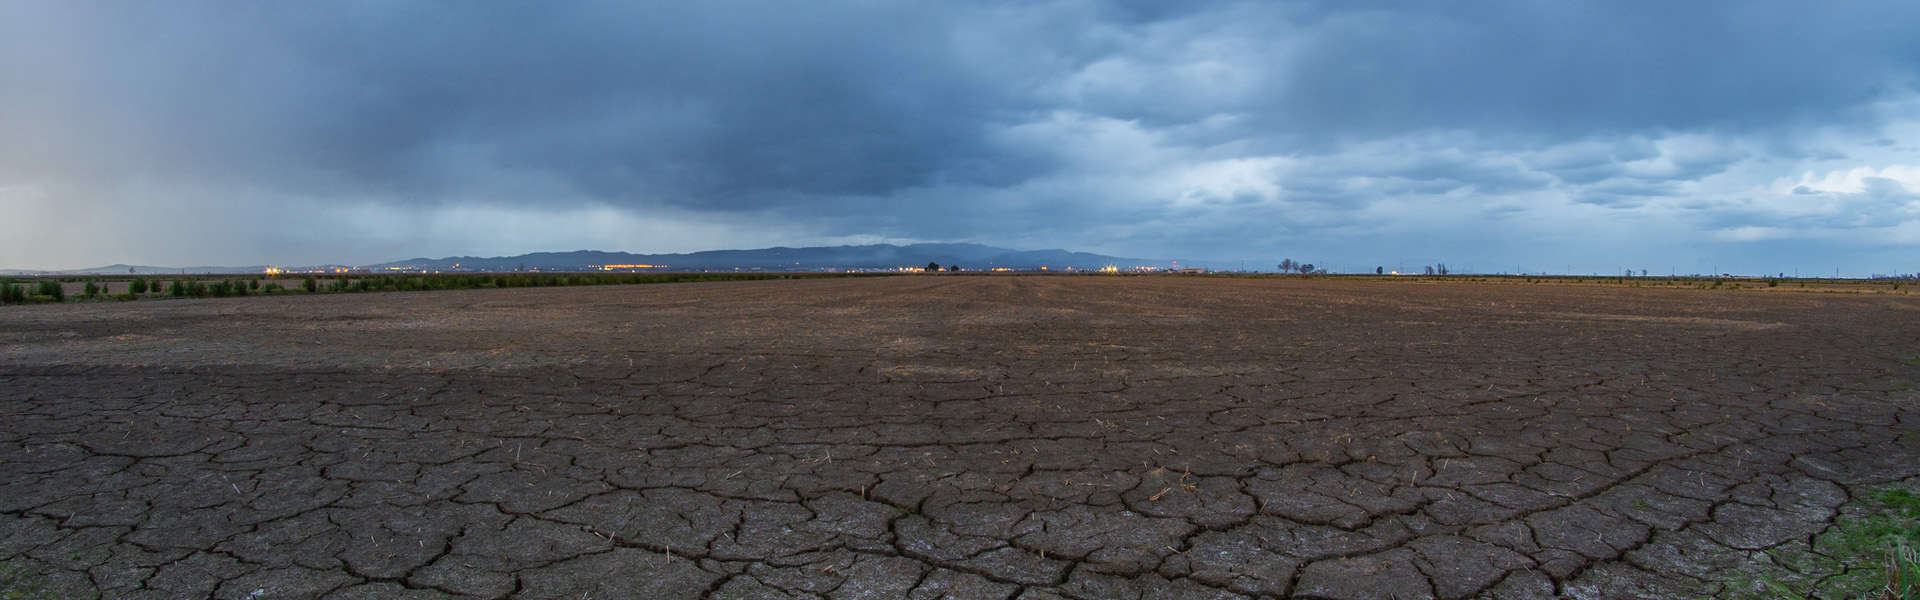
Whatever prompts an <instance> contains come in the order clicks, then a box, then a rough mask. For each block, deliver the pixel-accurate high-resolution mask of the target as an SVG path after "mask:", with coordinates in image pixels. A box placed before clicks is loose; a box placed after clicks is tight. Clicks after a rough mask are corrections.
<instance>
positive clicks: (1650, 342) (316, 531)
mask: <svg viewBox="0 0 1920 600" xmlns="http://www.w3.org/2000/svg"><path fill="white" fill-rule="evenodd" d="M1917 307H1920V302H1916V301H1915V300H1912V299H1908V298H1905V297H1875V296H1842V295H1816V294H1768V293H1744V292H1721V291H1674V290H1661V291H1655V290H1642V289H1628V288H1534V287H1522V286H1484V285H1483V286H1475V285H1440V284H1397V283H1378V282H1339V281H1301V280H1271V279H1269V280H1237V279H1200V278H1149V277H1137V278H1125V277H947V276H934V277H900V278H887V279H855V280H810V281H771V282H737V283H705V284H679V285H658V286H634V287H605V288H597V287H596V288H559V289H516V290H476V291H460V292H433V293H391V294H375V295H323V296H311V297H304V296H291V297H271V298H244V299H231V300H204V301H157V302H134V303H124V304H86V305H59V306H33V307H15V308H9V309H6V310H0V490H4V491H3V492H0V562H4V565H5V567H6V569H8V571H7V572H8V573H11V574H12V576H14V577H17V578H26V579H31V580H32V581H33V582H35V583H34V585H36V586H38V587H37V588H36V589H38V590H40V591H41V592H43V593H46V594H49V595H52V596H53V597H79V598H85V597H94V596H100V597H106V598H194V597H214V598H231V599H250V598H309V597H324V598H448V597H458V598H468V597H471V598H507V597H514V598H530V599H532V598H583V597H589V598H618V597H627V598H1024V599H1038V598H1244V597H1296V598H1337V599H1355V600H1359V599H1369V598H1380V599H1386V598H1397V599H1400V600H1414V599H1420V598H1446V599H1452V598H1500V599H1523V598H1555V597H1562V596H1564V597H1573V598H1691V597H1720V596H1726V595H1728V594H1730V593H1731V591H1730V590H1729V588H1727V587H1726V586H1727V584H1728V580H1727V574H1728V573H1729V572H1732V571H1734V570H1737V569H1739V568H1740V567H1741V565H1743V564H1746V563H1747V562H1748V561H1750V560H1751V557H1752V556H1754V555H1753V554H1752V553H1754V552H1757V551H1763V550H1766V549H1769V548H1775V547H1779V546H1781V545H1785V544H1805V543H1807V540H1808V539H1809V537H1810V536H1812V535H1813V534H1815V533H1817V532H1819V531H1821V530H1822V529H1823V528H1825V527H1828V526H1829V525H1830V524H1831V523H1832V522H1833V521H1834V519H1835V515H1836V509H1837V507H1839V506H1841V505H1843V504H1845V503H1847V502H1848V501H1849V500H1850V499H1851V498H1853V497H1855V496H1856V495H1858V494H1862V493H1864V491H1865V490H1868V489H1872V488H1874V487H1876V486H1887V485H1908V486H1911V485H1914V483H1915V482H1916V477H1920V396H1917V395H1916V392H1915V391H1914V390H1913V382H1917V381H1920V366H1916V365H1915V364H1913V363H1912V362H1910V361H1906V360H1904V359H1908V358H1911V357H1913V356H1916V355H1920V342H1916V340H1920V322H1916V321H1915V320H1914V319H1913V318H1912V317H1911V315H1912V314H1913V312H1912V311H1913V309H1915V308H1917Z"/></svg>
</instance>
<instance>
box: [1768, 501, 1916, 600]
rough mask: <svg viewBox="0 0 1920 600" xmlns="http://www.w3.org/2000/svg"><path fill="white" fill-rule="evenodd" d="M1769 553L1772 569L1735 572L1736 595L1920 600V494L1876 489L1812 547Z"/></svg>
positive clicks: (1855, 503) (1845, 511)
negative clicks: (1736, 573)
mask: <svg viewBox="0 0 1920 600" xmlns="http://www.w3.org/2000/svg"><path fill="white" fill-rule="evenodd" d="M1766 554H1767V558H1770V559H1771V562H1772V563H1773V564H1772V567H1773V568H1768V569H1766V572H1759V568H1758V567H1756V568H1755V569H1754V570H1750V571H1748V572H1744V573H1741V574H1739V575H1737V576H1735V577H1734V578H1733V581H1732V587H1733V588H1734V590H1736V593H1737V596H1736V597H1739V598H1752V599H1759V598H1794V599H1802V598H1804V599H1809V600H1812V599H1820V600H1840V599H1848V600H1852V599H1868V598H1870V599H1874V600H1920V496H1915V495H1914V493H1913V492H1911V491H1908V490H1904V489H1895V488H1888V489H1880V490H1873V491H1871V492H1868V493H1867V494H1866V495H1865V496H1864V497H1861V498H1856V499H1855V500H1854V501H1853V502H1852V503H1849V505H1848V506H1846V507H1842V509H1841V512H1840V516H1839V517H1838V518H1837V519H1835V521H1834V524H1833V526H1832V527H1829V528H1828V529H1827V530H1826V531H1825V532H1822V533H1821V534H1820V535H1818V536H1815V537H1814V539H1813V544H1812V546H1811V547H1807V546H1800V545H1797V544H1789V545H1787V546H1782V547H1779V548H1775V549H1773V550H1769V551H1767V553H1766Z"/></svg>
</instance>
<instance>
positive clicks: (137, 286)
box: [127, 277, 147, 294]
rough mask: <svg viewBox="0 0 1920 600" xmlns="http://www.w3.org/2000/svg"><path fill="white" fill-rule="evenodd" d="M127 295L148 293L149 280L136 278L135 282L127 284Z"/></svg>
mask: <svg viewBox="0 0 1920 600" xmlns="http://www.w3.org/2000/svg"><path fill="white" fill-rule="evenodd" d="M127 293H129V294H145V293H147V280H145V279H140V278H138V277H136V278H134V280H133V281H130V282H127Z"/></svg>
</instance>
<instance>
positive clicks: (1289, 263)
mask: <svg viewBox="0 0 1920 600" xmlns="http://www.w3.org/2000/svg"><path fill="white" fill-rule="evenodd" d="M1295 266H1298V265H1295V264H1293V259H1291V258H1287V259H1281V260H1280V272H1281V273H1292V272H1293V268H1294V267H1295Z"/></svg>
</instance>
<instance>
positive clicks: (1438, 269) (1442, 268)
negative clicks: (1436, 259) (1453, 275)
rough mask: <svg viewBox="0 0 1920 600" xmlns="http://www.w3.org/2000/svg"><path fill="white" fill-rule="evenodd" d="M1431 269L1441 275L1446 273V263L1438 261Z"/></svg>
mask: <svg viewBox="0 0 1920 600" xmlns="http://www.w3.org/2000/svg"><path fill="white" fill-rule="evenodd" d="M1433 271H1434V272H1435V273H1439V274H1441V275H1445V274H1447V263H1438V264H1435V265H1433Z"/></svg>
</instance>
